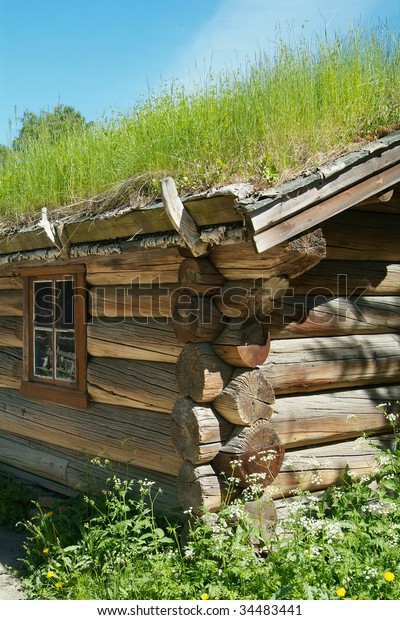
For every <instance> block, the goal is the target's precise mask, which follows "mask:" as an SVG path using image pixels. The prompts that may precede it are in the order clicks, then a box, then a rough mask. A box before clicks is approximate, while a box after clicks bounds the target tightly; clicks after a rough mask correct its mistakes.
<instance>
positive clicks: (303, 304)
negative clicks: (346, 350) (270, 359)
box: [268, 296, 400, 340]
mask: <svg viewBox="0 0 400 620" xmlns="http://www.w3.org/2000/svg"><path fill="white" fill-rule="evenodd" d="M399 309H400V297H350V298H346V297H336V298H334V299H326V298H325V297H324V296H316V297H314V296H307V297H304V296H297V297H285V298H283V299H282V308H281V309H280V310H276V311H275V312H274V313H273V314H272V315H271V317H270V322H269V324H268V328H269V331H270V333H271V336H272V338H273V339H274V340H275V339H278V338H279V339H280V338H307V337H311V336H344V335H349V334H384V333H390V332H396V331H400V312H399Z"/></svg>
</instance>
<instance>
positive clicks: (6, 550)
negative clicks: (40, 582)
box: [0, 527, 25, 601]
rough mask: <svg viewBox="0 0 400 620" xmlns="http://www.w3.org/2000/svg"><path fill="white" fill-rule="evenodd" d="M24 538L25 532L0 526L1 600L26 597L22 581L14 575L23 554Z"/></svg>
mask: <svg viewBox="0 0 400 620" xmlns="http://www.w3.org/2000/svg"><path fill="white" fill-rule="evenodd" d="M23 539H24V535H23V534H19V533H17V532H11V531H10V530H6V529H5V528H3V527H0V600H3V601H5V600H20V599H24V598H25V596H24V594H23V592H22V589H21V584H20V582H19V581H18V579H17V578H16V577H15V576H14V575H13V569H15V568H17V566H18V563H19V562H18V558H20V557H21V555H22V542H23Z"/></svg>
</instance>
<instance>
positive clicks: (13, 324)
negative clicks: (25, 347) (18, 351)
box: [0, 316, 22, 348]
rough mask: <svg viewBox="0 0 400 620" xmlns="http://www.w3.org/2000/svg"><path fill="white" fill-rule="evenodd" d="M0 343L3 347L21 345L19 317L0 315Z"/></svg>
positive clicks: (20, 321)
mask: <svg viewBox="0 0 400 620" xmlns="http://www.w3.org/2000/svg"><path fill="white" fill-rule="evenodd" d="M0 343H1V346H4V347H19V348H21V347H22V318H21V317H13V316H4V317H3V316H2V317H0Z"/></svg>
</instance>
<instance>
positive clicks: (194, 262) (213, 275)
mask: <svg viewBox="0 0 400 620" xmlns="http://www.w3.org/2000/svg"><path fill="white" fill-rule="evenodd" d="M178 282H179V285H180V286H181V287H182V288H188V289H191V290H192V291H195V292H196V293H197V294H199V295H214V294H215V293H217V292H218V291H219V289H220V288H221V286H223V284H224V283H225V278H224V277H223V276H222V275H221V274H220V273H219V272H218V270H217V269H215V267H214V266H213V264H212V263H211V262H210V261H209V260H208V259H207V258H197V259H196V258H186V259H185V260H184V261H183V262H182V263H181V264H180V267H179V273H178Z"/></svg>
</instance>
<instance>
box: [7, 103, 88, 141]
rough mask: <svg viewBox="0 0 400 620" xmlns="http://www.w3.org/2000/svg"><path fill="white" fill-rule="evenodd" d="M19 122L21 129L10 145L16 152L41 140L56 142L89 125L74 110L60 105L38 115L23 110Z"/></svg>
mask: <svg viewBox="0 0 400 620" xmlns="http://www.w3.org/2000/svg"><path fill="white" fill-rule="evenodd" d="M20 121H21V123H22V125H21V128H20V130H19V132H18V135H17V137H16V138H15V139H14V140H13V143H12V148H13V149H15V150H18V151H20V150H24V149H26V148H28V147H29V145H31V144H32V143H34V142H37V141H39V140H40V139H42V138H46V139H49V140H50V141H51V142H58V141H59V140H61V139H62V138H63V137H64V136H65V135H67V134H69V133H72V132H76V131H80V130H83V129H84V128H85V127H87V126H89V125H90V123H87V122H86V120H85V118H84V116H82V114H81V113H80V112H78V111H77V110H75V108H73V107H72V106H66V105H63V104H62V103H59V104H57V105H56V106H55V107H54V109H53V110H51V111H48V112H47V111H45V110H42V111H41V112H40V114H39V115H37V114H35V113H34V112H31V111H30V110H25V112H24V113H23V115H22V117H21V119H20Z"/></svg>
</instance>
